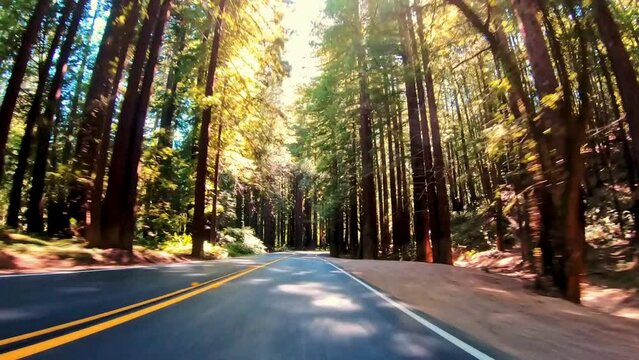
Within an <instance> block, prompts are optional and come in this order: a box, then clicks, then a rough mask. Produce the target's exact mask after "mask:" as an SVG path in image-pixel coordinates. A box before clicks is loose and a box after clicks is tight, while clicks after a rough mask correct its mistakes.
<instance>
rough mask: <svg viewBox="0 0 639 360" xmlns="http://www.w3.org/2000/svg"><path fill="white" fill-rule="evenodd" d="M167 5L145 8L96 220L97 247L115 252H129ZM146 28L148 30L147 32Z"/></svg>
mask: <svg viewBox="0 0 639 360" xmlns="http://www.w3.org/2000/svg"><path fill="white" fill-rule="evenodd" d="M171 5H172V4H171V0H164V1H163V2H162V4H161V5H160V0H151V1H150V2H149V5H148V7H147V15H148V18H147V20H146V21H145V23H144V25H143V27H142V29H141V30H140V36H139V38H138V43H137V45H136V51H135V52H136V54H135V57H134V59H133V63H132V65H131V70H130V72H129V83H128V86H127V93H126V95H125V98H124V101H123V103H122V110H121V112H120V121H119V122H118V130H117V132H116V136H115V142H114V144H113V155H112V157H111V166H110V167H109V183H108V185H107V191H106V195H105V197H104V204H103V211H102V213H101V214H100V215H101V216H100V219H99V222H100V241H99V243H98V244H99V245H98V246H100V247H102V248H119V249H125V250H129V251H130V250H132V248H133V237H134V235H135V205H136V198H137V184H138V173H137V168H138V165H139V162H140V158H141V156H142V140H143V135H144V123H145V120H146V115H147V111H148V106H149V102H150V100H151V93H152V90H153V89H152V86H153V80H154V78H155V67H156V65H157V62H158V58H159V55H160V50H161V47H162V40H163V36H164V28H165V25H166V22H167V21H168V18H169V16H170V13H171ZM147 25H148V26H150V31H148V30H149V29H147ZM147 34H149V35H150V34H152V35H151V36H149V35H147ZM147 49H148V58H147V56H146V53H147ZM138 53H139V54H138ZM136 60H137V61H136ZM145 60H146V61H145ZM142 76H143V77H142ZM140 81H141V83H140Z"/></svg>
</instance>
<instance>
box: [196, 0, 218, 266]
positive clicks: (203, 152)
mask: <svg viewBox="0 0 639 360" xmlns="http://www.w3.org/2000/svg"><path fill="white" fill-rule="evenodd" d="M225 6H226V0H220V5H219V9H218V14H217V18H216V21H215V31H214V33H213V45H212V46H211V56H210V59H209V68H208V74H207V79H206V87H205V90H204V95H205V96H207V97H208V96H213V88H214V86H215V71H216V70H217V63H218V54H219V52H220V44H221V41H222V31H223V23H224V18H223V14H224V8H225ZM211 110H212V109H211V107H210V106H207V107H205V108H204V111H203V112H202V122H201V124H200V137H199V141H198V154H197V174H196V180H195V206H194V208H193V249H192V252H191V254H192V255H193V256H195V257H202V255H203V250H204V241H205V240H206V239H208V234H207V233H206V230H205V228H204V223H205V218H204V208H205V202H206V176H207V163H208V156H209V151H208V149H209V146H208V144H209V126H210V124H211Z"/></svg>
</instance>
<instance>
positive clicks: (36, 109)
mask: <svg viewBox="0 0 639 360" xmlns="http://www.w3.org/2000/svg"><path fill="white" fill-rule="evenodd" d="M74 7H75V3H74V2H73V1H72V0H66V1H65V3H64V8H63V10H62V14H61V15H60V19H59V20H58V21H59V23H58V26H57V27H56V29H55V33H54V34H53V39H51V45H50V47H49V51H48V52H47V56H46V58H45V60H44V62H43V63H42V64H41V65H40V69H39V71H38V86H37V87H36V90H35V93H34V94H33V100H31V107H30V108H29V112H28V113H27V118H26V120H25V128H24V135H23V136H22V141H21V142H20V150H19V151H18V164H17V166H16V170H15V172H14V173H13V183H12V185H11V193H10V195H9V209H8V211H7V226H10V227H18V218H19V217H20V209H21V207H22V203H21V198H22V187H23V186H24V176H25V173H26V172H27V165H28V164H27V163H28V161H29V156H30V154H31V143H32V141H33V128H34V127H35V124H36V122H37V120H38V117H39V116H40V111H41V110H42V100H43V97H44V92H45V90H46V84H47V79H48V77H49V71H50V69H51V65H52V64H53V56H54V55H55V52H56V50H57V49H58V45H59V44H60V39H61V38H62V35H63V33H64V32H65V30H66V25H67V19H68V18H69V16H70V14H71V12H73V8H74ZM1 172H2V170H1V169H0V173H1Z"/></svg>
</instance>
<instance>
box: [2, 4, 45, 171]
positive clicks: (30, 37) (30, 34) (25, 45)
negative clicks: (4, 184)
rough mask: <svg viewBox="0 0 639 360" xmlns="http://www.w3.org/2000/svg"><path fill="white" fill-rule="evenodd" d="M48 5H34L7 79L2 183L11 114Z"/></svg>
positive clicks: (3, 121) (4, 103)
mask: <svg viewBox="0 0 639 360" xmlns="http://www.w3.org/2000/svg"><path fill="white" fill-rule="evenodd" d="M50 5H51V1H50V0H38V2H37V3H36V7H35V9H34V11H33V14H32V15H31V18H29V22H28V23H27V27H26V29H25V30H24V33H23V34H22V39H21V41H20V47H19V48H18V52H17V54H16V57H15V60H14V63H13V68H12V70H11V77H9V81H8V82H7V88H6V90H5V94H4V98H3V99H2V105H0V181H2V178H3V177H4V155H5V150H6V148H7V140H8V139H9V128H10V127H11V120H12V119H13V112H14V110H15V108H16V103H17V101H18V95H19V94H20V89H21V87H22V80H23V79H24V74H25V73H26V71H27V64H28V63H29V58H30V57H31V49H32V48H33V45H34V44H35V42H36V40H37V39H38V33H39V32H40V26H41V24H42V20H43V19H44V16H45V15H46V14H47V11H49V7H50Z"/></svg>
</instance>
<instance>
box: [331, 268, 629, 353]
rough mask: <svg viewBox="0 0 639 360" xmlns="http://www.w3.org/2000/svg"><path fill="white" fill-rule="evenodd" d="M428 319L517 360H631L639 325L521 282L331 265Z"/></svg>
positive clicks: (455, 271)
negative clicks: (541, 292) (539, 292)
mask: <svg viewBox="0 0 639 360" xmlns="http://www.w3.org/2000/svg"><path fill="white" fill-rule="evenodd" d="M330 261H331V262H333V263H334V264H336V265H338V266H339V267H341V268H343V269H344V270H346V271H348V272H350V273H351V274H353V275H355V276H357V277H358V278H360V279H362V280H364V281H366V282H367V283H368V284H370V285H372V286H374V287H376V288H378V289H380V290H382V291H384V292H386V293H387V294H389V295H391V296H393V297H394V298H396V299H398V300H400V301H402V302H404V303H406V304H408V305H409V306H411V307H412V308H413V309H415V310H417V311H420V312H422V313H424V314H427V316H428V317H429V318H432V319H433V320H434V321H435V322H438V323H440V324H447V325H449V326H451V327H453V328H456V329H460V330H462V331H463V332H465V333H467V334H470V335H471V336H472V337H473V338H476V339H477V340H478V341H480V342H483V343H486V344H488V345H490V346H492V347H494V348H497V349H500V350H501V351H503V352H505V353H507V354H509V355H511V356H513V357H516V358H519V359H539V358H552V359H576V358H614V359H631V358H634V357H635V355H636V354H637V353H638V352H639V344H637V343H636V341H635V340H636V339H637V337H638V336H639V321H636V320H631V319H625V318H619V317H614V316H611V315H607V314H603V313H600V312H597V311H595V310H592V309H588V308H585V307H582V306H578V305H574V304H572V303H569V302H566V301H563V300H560V299H555V298H549V297H543V296H540V295H537V294H534V293H532V292H530V291H527V290H526V289H524V288H523V286H522V284H521V282H520V281H518V280H516V279H511V278H507V277H503V276H498V275H493V274H486V273H483V272H480V271H476V270H472V269H463V268H454V267H451V266H446V265H438V264H425V263H415V262H396V261H374V260H348V259H333V258H331V259H330Z"/></svg>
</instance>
